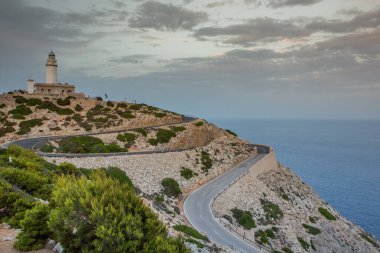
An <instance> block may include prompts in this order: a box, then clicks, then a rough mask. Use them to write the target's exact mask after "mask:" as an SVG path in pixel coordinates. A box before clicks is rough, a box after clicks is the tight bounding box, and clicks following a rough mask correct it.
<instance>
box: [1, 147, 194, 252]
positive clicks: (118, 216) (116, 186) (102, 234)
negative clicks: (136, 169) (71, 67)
mask: <svg viewBox="0 0 380 253" xmlns="http://www.w3.org/2000/svg"><path fill="white" fill-rule="evenodd" d="M9 156H11V157H12V160H13V161H12V163H9V161H8V157H9ZM4 171H12V173H13V172H14V171H18V172H17V173H18V174H17V176H15V177H5V176H3V175H5V174H6V173H7V172H5V174H4ZM0 172H1V173H3V174H2V176H1V177H0V210H1V215H0V222H6V223H8V224H10V225H12V226H13V227H15V228H21V233H20V234H19V236H18V238H17V241H16V243H15V247H16V248H17V249H19V250H22V251H29V250H37V249H41V248H43V247H44V246H45V244H46V242H47V238H48V237H49V238H51V239H53V240H55V241H59V242H60V243H61V244H62V246H63V248H64V249H65V252H168V253H180V252H181V253H182V252H184V253H188V252H190V251H189V250H188V249H187V248H186V247H185V244H184V241H183V240H182V239H180V238H174V237H167V230H166V228H165V225H164V224H163V223H162V222H161V221H160V220H159V219H158V217H157V215H156V214H154V213H153V212H152V211H151V210H150V209H149V208H148V207H146V206H145V205H144V204H143V202H142V200H141V199H140V198H139V197H138V196H137V195H136V193H135V191H134V189H133V187H132V184H131V182H130V180H129V178H128V177H126V175H125V174H124V173H123V171H121V170H120V169H118V168H107V169H101V170H86V169H80V168H76V167H75V166H74V165H72V164H61V165H59V166H57V165H54V164H50V163H47V162H46V161H45V160H43V159H42V158H40V157H38V156H37V155H36V154H34V153H33V152H31V151H27V150H24V149H22V148H20V147H17V146H11V147H9V148H8V149H6V150H3V151H2V153H0ZM30 173H36V175H38V176H39V177H38V179H37V178H36V177H34V176H32V177H33V178H32V179H33V180H31V179H27V178H28V177H30V175H31V174H30ZM23 174H24V175H23ZM41 178H42V179H41ZM46 178H47V180H45V179H46ZM20 179H22V180H20ZM36 184H38V185H39V187H40V188H46V189H50V192H51V194H46V196H44V200H47V201H49V204H48V205H45V204H41V203H39V201H38V200H37V199H36V198H39V197H40V195H39V194H38V190H36ZM115 224H116V225H115Z"/></svg>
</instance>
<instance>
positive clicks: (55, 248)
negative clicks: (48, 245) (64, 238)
mask: <svg viewBox="0 0 380 253" xmlns="http://www.w3.org/2000/svg"><path fill="white" fill-rule="evenodd" d="M53 251H54V252H58V253H62V252H63V247H62V245H61V243H57V244H56V245H55V246H54V248H53Z"/></svg>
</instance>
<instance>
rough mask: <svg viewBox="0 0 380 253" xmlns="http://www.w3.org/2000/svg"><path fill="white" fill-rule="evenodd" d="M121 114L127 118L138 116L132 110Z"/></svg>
mask: <svg viewBox="0 0 380 253" xmlns="http://www.w3.org/2000/svg"><path fill="white" fill-rule="evenodd" d="M120 116H121V117H123V118H125V119H133V118H136V117H135V116H134V115H133V114H132V113H131V112H130V111H125V112H121V113H120Z"/></svg>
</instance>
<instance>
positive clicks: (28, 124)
mask: <svg viewBox="0 0 380 253" xmlns="http://www.w3.org/2000/svg"><path fill="white" fill-rule="evenodd" d="M42 125H43V123H42V119H30V120H25V121H21V122H20V124H19V127H20V129H19V131H18V133H17V134H19V135H22V134H27V133H29V132H30V131H31V130H32V128H33V127H36V126H42Z"/></svg>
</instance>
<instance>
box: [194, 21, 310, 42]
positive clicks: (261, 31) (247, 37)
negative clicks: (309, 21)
mask: <svg viewBox="0 0 380 253" xmlns="http://www.w3.org/2000/svg"><path fill="white" fill-rule="evenodd" d="M310 34H311V31H309V30H307V29H303V28H300V27H299V26H297V25H296V24H294V23H293V22H292V21H289V20H276V19H272V18H256V19H251V20H249V21H248V22H247V23H245V24H238V25H231V26H227V27H222V28H218V27H205V28H201V29H199V30H197V31H196V32H195V34H194V36H195V37H198V38H203V37H215V36H232V38H231V37H230V38H229V39H226V40H225V41H224V42H225V43H230V44H240V45H245V46H249V45H252V44H253V43H255V42H258V41H275V40H279V39H283V38H296V37H305V36H309V35H310Z"/></svg>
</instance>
